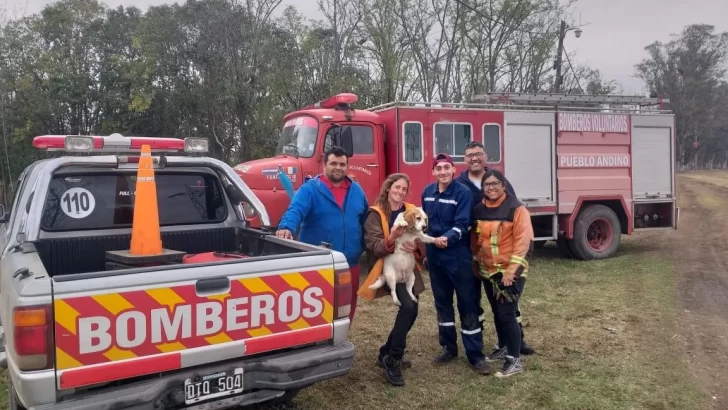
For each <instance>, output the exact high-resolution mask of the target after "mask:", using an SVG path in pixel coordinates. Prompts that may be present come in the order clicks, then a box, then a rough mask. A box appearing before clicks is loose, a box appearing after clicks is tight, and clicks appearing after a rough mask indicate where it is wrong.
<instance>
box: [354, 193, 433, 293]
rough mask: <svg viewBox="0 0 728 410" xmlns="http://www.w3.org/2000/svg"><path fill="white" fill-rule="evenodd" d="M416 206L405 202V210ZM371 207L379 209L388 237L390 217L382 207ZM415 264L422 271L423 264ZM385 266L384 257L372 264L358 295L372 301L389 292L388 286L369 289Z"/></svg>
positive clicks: (384, 230)
mask: <svg viewBox="0 0 728 410" xmlns="http://www.w3.org/2000/svg"><path fill="white" fill-rule="evenodd" d="M414 207H415V206H414V205H412V204H408V203H407V202H404V209H405V211H406V210H408V209H411V208H414ZM370 209H373V210H375V211H377V213H378V214H379V219H380V220H381V221H382V232H383V233H384V238H385V239H386V238H387V237H389V223H388V222H389V221H388V220H389V217H388V216H385V215H384V212H383V211H382V209H381V208H380V207H379V206H377V205H374V206H371V207H370ZM415 264H416V267H417V269H418V270H419V271H420V272H421V271H422V266H420V264H419V262H416V261H415ZM383 267H384V258H379V259H377V262H376V263H375V264H374V266H372V269H371V270H370V271H369V274H368V275H367V278H366V279H364V283H363V284H362V285H361V286H360V287H359V290H358V291H357V292H356V294H357V295H359V296H361V297H362V298H364V299H366V300H368V301H370V302H371V301H373V300H374V299H376V298H379V297H382V296H386V295H388V294H389V291H388V290H387V289H388V288H387V287H386V286H382V287H381V288H379V289H377V290H376V291H374V290H371V289H369V286H371V285H372V284H374V282H376V281H377V279H379V276H380V275H381V274H382V268H383Z"/></svg>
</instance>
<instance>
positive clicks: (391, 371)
mask: <svg viewBox="0 0 728 410" xmlns="http://www.w3.org/2000/svg"><path fill="white" fill-rule="evenodd" d="M382 362H383V363H384V376H385V377H386V378H387V381H388V382H389V384H391V385H392V386H404V377H402V361H401V360H395V359H392V357H391V356H389V355H387V356H384V358H383V359H382Z"/></svg>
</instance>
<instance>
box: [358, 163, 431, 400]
mask: <svg viewBox="0 0 728 410" xmlns="http://www.w3.org/2000/svg"><path fill="white" fill-rule="evenodd" d="M409 186H410V180H409V178H408V177H407V175H405V174H392V175H390V176H389V177H387V179H386V180H385V181H384V184H383V185H382V189H381V191H380V192H379V195H378V196H377V199H375V200H374V205H373V206H371V207H370V208H369V213H368V214H367V219H366V222H364V247H365V250H366V254H367V265H369V266H370V267H371V269H370V270H369V274H368V276H367V278H366V279H365V280H364V283H363V284H362V285H361V286H360V287H359V290H358V292H357V294H358V295H359V296H361V297H362V298H364V299H366V300H368V301H370V302H371V301H372V300H374V299H376V298H379V297H382V296H388V295H389V294H390V290H389V288H388V287H387V286H386V285H385V286H383V287H381V288H379V289H377V290H376V291H374V290H371V289H369V286H370V285H371V284H373V283H374V282H375V281H376V280H377V279H378V278H379V276H380V275H381V274H382V266H383V264H384V259H383V258H384V257H385V256H387V255H389V254H390V253H392V252H394V241H395V240H396V239H397V238H398V237H399V236H400V235H402V234H403V233H404V230H405V228H402V227H395V228H394V229H393V227H392V225H393V224H394V220H395V219H396V218H397V216H398V215H399V214H400V213H401V212H404V211H406V210H407V209H409V208H412V207H414V205H412V204H409V203H407V202H404V197H405V196H406V195H407V192H408V191H409ZM402 246H403V248H404V249H405V250H406V251H409V252H412V253H413V254H414V255H415V260H416V261H421V260H422V259H423V258H424V255H425V251H424V245H422V244H421V243H419V242H417V243H407V242H405V243H404V244H403V245H402ZM421 270H422V268H421V265H420V264H419V263H417V266H416V267H415V285H414V288H413V289H412V293H414V295H415V297H417V298H419V295H420V293H422V291H424V290H425V284H424V282H423V280H422V275H421V273H420V272H421ZM395 291H396V292H397V297H398V298H399V300H400V302H401V305H400V306H399V310H398V311H397V316H396V318H395V319H394V325H393V327H392V330H391V331H390V332H389V337H388V338H387V341H386V342H385V343H384V344H383V345H382V346H381V347H380V348H379V356H378V357H377V365H378V366H380V367H382V368H384V371H385V372H384V374H385V377H386V378H387V381H388V382H389V383H390V384H392V385H394V386H402V385H404V377H403V374H402V369H406V368H409V367H411V366H412V363H411V362H410V361H408V360H406V359H405V358H404V350H405V347H406V345H407V334H408V333H409V331H410V329H412V325H414V323H415V320H416V319H417V313H418V306H417V305H418V304H417V303H415V302H414V301H413V300H412V298H411V297H410V296H409V294H408V293H407V289H406V288H405V285H404V284H403V283H398V284H397V288H396V290H395Z"/></svg>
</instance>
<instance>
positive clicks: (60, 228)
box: [0, 134, 354, 410]
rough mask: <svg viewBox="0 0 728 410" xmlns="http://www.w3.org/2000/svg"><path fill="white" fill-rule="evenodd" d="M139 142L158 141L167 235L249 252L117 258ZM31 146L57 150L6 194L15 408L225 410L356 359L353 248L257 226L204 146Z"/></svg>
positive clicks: (234, 181) (6, 280)
mask: <svg viewBox="0 0 728 410" xmlns="http://www.w3.org/2000/svg"><path fill="white" fill-rule="evenodd" d="M84 141H85V142H84ZM203 141H204V140H203ZM141 144H148V145H150V146H151V148H152V156H153V159H154V173H155V178H156V186H157V201H158V209H159V225H160V233H161V238H162V242H163V245H164V247H165V248H170V249H174V250H176V251H182V252H186V253H187V254H188V255H197V254H205V253H211V252H223V253H235V254H237V255H244V257H242V258H236V259H224V258H221V259H219V260H214V261H206V262H200V263H170V264H167V265H163V266H145V267H132V268H119V267H118V266H111V265H110V264H109V261H108V260H107V258H106V256H105V254H106V252H107V251H117V250H122V249H128V247H129V242H130V237H131V225H132V218H133V214H134V201H133V199H132V198H133V196H134V193H135V188H134V187H135V182H136V175H137V168H138V161H139V149H140V146H141ZM33 145H34V146H35V147H36V148H39V149H45V150H49V151H50V150H54V151H62V152H61V154H60V155H58V156H57V157H55V158H51V159H44V160H40V161H37V162H35V163H33V164H32V165H30V166H28V167H27V168H26V169H25V170H24V171H23V173H22V174H21V176H20V179H19V180H18V184H17V191H16V194H15V198H14V200H13V203H12V205H11V207H10V208H6V207H4V206H0V315H1V318H2V324H3V328H4V340H5V354H6V359H5V360H2V361H1V363H2V364H4V365H5V367H7V369H8V388H9V394H8V397H9V409H10V410H17V409H29V410H60V409H69V410H70V409H74V410H85V409H89V410H90V409H94V410H103V409H182V408H194V409H226V408H231V407H236V406H240V405H248V404H253V403H260V402H267V401H287V400H290V399H292V398H293V397H294V396H295V394H296V392H298V391H299V390H300V389H302V388H305V387H307V386H310V385H312V384H314V383H317V382H320V381H322V380H325V379H330V378H334V377H340V376H342V375H345V374H347V373H348V372H349V370H350V369H351V366H352V361H353V356H354V346H353V345H352V344H351V343H350V342H349V341H348V332H349V311H350V304H351V295H352V290H351V286H352V284H351V280H350V279H351V277H350V274H349V267H348V265H347V263H346V259H345V258H344V255H343V254H341V253H339V252H335V251H332V250H329V249H325V248H324V247H317V246H311V245H307V244H304V243H300V242H296V241H290V240H283V239H278V238H275V236H272V235H270V234H268V233H266V232H264V231H261V230H254V229H250V228H249V227H248V226H247V223H246V218H245V215H246V213H249V212H251V211H255V212H256V213H257V215H258V217H259V218H260V219H261V220H262V221H263V222H264V223H267V221H268V216H267V214H266V212H265V208H264V207H263V205H262V204H261V202H260V201H259V200H258V199H257V198H256V197H255V195H254V194H253V192H252V191H251V190H250V189H249V188H248V187H247V185H246V184H245V182H244V181H242V180H241V179H240V177H239V176H238V175H237V174H236V173H235V172H234V170H233V169H232V168H231V167H229V166H228V165H226V164H225V163H223V162H221V161H218V160H216V159H213V158H209V157H206V156H204V152H206V149H207V144H206V141H204V144H203V143H201V141H199V140H198V141H194V140H190V139H187V140H181V139H172V138H138V137H122V136H120V135H118V134H115V135H112V136H109V137H86V138H85V139H84V138H83V137H77V136H76V137H73V138H71V137H65V136H40V137H36V138H35V140H34V143H33ZM200 147H202V148H200ZM196 149H200V150H201V151H202V152H194V151H195V150H196ZM73 152H76V153H80V154H83V155H70V154H71V153H73ZM121 154H124V155H121Z"/></svg>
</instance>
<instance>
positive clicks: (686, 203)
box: [660, 172, 728, 409]
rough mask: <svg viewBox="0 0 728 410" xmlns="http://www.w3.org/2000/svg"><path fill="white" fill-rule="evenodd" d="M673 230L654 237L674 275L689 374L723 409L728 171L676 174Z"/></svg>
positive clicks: (727, 358) (727, 348) (727, 362)
mask: <svg viewBox="0 0 728 410" xmlns="http://www.w3.org/2000/svg"><path fill="white" fill-rule="evenodd" d="M677 188H678V194H677V195H678V202H679V205H680V208H681V211H680V222H679V226H678V230H677V231H676V232H673V233H671V234H670V235H665V236H663V237H662V240H661V241H660V242H661V243H662V245H663V246H664V247H665V248H667V250H669V251H670V255H671V257H672V258H673V266H674V267H675V272H676V275H678V286H679V293H680V296H681V298H682V313H681V315H680V317H679V320H680V324H681V326H680V327H679V328H680V329H681V333H680V334H678V335H677V336H676V337H675V339H676V341H679V342H680V343H683V344H684V349H685V351H686V352H687V355H688V358H689V362H690V368H691V371H692V373H693V374H694V375H695V377H696V378H697V380H699V382H700V385H701V387H702V388H703V389H704V390H705V391H706V392H707V393H709V394H710V395H712V396H713V406H712V408H713V409H728V212H726V210H727V207H726V204H728V172H698V173H688V174H683V175H680V176H679V178H678V186H677Z"/></svg>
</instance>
